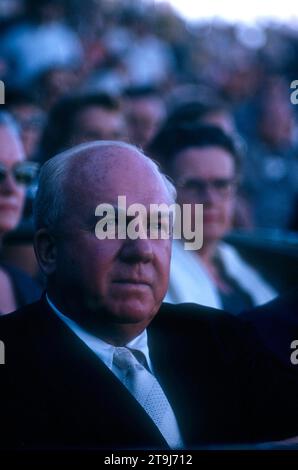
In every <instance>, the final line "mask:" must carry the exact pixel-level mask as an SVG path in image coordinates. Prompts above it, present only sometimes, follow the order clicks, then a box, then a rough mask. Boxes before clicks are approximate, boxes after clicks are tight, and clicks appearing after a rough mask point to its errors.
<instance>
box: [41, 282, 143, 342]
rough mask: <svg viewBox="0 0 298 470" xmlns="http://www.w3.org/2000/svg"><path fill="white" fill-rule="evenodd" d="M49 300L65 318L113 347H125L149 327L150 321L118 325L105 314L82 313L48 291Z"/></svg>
mask: <svg viewBox="0 0 298 470" xmlns="http://www.w3.org/2000/svg"><path fill="white" fill-rule="evenodd" d="M47 297H48V300H49V301H50V303H51V304H52V305H53V306H54V307H55V308H56V309H57V310H58V311H59V313H61V314H62V315H64V316H65V317H68V318H69V319H70V320H72V321H73V322H75V323H76V324H77V325H78V326H79V327H80V328H82V329H84V330H85V331H86V332H87V333H89V334H92V335H94V336H97V337H98V338H100V339H101V340H102V341H104V342H106V343H108V344H111V345H113V346H125V345H126V344H127V343H129V342H130V341H132V340H133V339H134V338H136V337H137V336H139V335H140V334H141V333H142V332H143V331H144V330H145V329H146V327H147V326H148V321H147V322H146V323H145V322H139V323H117V322H110V321H108V320H107V318H108V315H106V314H105V312H104V311H103V310H102V311H99V312H89V314H88V312H87V311H86V310H84V311H80V310H79V309H78V308H77V306H76V308H74V307H73V306H72V305H65V303H64V302H61V300H60V299H59V298H58V297H57V296H55V294H54V293H53V292H52V291H51V290H48V293H47Z"/></svg>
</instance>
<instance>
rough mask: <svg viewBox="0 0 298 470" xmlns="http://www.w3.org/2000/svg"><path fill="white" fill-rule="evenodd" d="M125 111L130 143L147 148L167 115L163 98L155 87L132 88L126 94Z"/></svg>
mask: <svg viewBox="0 0 298 470" xmlns="http://www.w3.org/2000/svg"><path fill="white" fill-rule="evenodd" d="M124 109H125V114H126V119H127V126H128V135H129V140H130V142H131V143H133V144H134V145H137V146H139V147H140V148H143V149H144V148H146V146H147V144H148V143H149V142H150V141H151V140H152V138H153V137H154V135H155V134H156V133H157V131H158V130H159V127H160V126H161V124H162V122H163V120H164V118H165V115H166V109H165V104H164V102H163V100H162V98H161V97H160V95H159V94H158V92H157V91H156V89H155V88H154V87H150V86H139V87H137V86H136V87H131V88H128V89H127V90H126V92H125V93H124Z"/></svg>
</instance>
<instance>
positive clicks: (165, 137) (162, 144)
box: [152, 124, 277, 314]
mask: <svg viewBox="0 0 298 470" xmlns="http://www.w3.org/2000/svg"><path fill="white" fill-rule="evenodd" d="M152 152H153V153H154V154H155V155H158V156H162V157H163V161H164V166H165V168H166V171H167V172H168V174H169V175H170V176H171V177H172V178H173V180H174V182H175V184H176V189H177V201H178V203H179V204H180V205H181V206H182V207H183V205H184V204H189V205H190V206H191V221H190V223H191V225H192V227H193V228H194V227H195V226H196V224H195V223H194V217H195V204H203V246H202V247H201V248H200V249H199V250H198V251H186V250H185V249H184V244H183V243H181V241H179V240H176V241H175V240H174V243H173V253H172V262H171V274H170V283H169V290H168V293H167V296H166V299H165V300H166V301H168V302H171V303H179V302H195V303H199V304H202V305H207V306H211V307H215V308H223V309H225V310H227V311H229V312H231V313H235V314H237V313H239V312H241V311H242V310H245V309H248V308H251V307H253V306H254V305H259V304H262V303H265V302H267V301H269V300H271V299H272V298H274V297H275V296H276V295H277V293H276V292H275V291H274V289H273V288H272V287H271V286H270V285H269V284H268V283H267V282H266V281H265V280H264V279H263V278H262V277H261V276H260V275H259V274H258V273H257V271H256V270H255V269H254V268H253V267H252V266H250V265H248V264H247V263H246V262H245V261H244V260H243V259H242V258H241V257H240V255H239V254H238V252H237V251H236V249H235V248H234V247H232V246H231V245H229V244H227V243H224V242H223V241H222V240H223V238H224V236H225V235H227V233H228V232H230V230H231V229H232V226H233V219H234V216H235V205H236V191H237V183H238V179H239V173H240V161H239V155H238V152H237V149H236V147H235V144H234V142H233V140H232V138H230V137H229V136H228V135H226V134H225V133H224V132H223V131H222V130H221V129H220V128H218V127H215V126H207V125H205V126H200V125H198V124H192V125H185V126H180V127H176V128H172V129H171V128H166V127H165V128H164V130H161V131H160V134H159V136H157V137H156V139H155V142H153V143H152Z"/></svg>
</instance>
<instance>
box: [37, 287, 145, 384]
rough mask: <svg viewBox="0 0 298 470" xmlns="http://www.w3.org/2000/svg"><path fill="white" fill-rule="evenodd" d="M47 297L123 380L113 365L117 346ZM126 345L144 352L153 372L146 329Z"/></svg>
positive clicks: (64, 320) (86, 342)
mask: <svg viewBox="0 0 298 470" xmlns="http://www.w3.org/2000/svg"><path fill="white" fill-rule="evenodd" d="M46 299H47V302H48V304H49V305H50V307H51V309H52V310H53V311H54V312H55V313H56V314H57V315H58V317H59V318H60V319H61V320H62V321H63V322H64V323H65V324H66V325H67V326H68V327H69V328H70V329H71V330H72V331H73V332H74V333H75V334H76V335H77V336H78V337H79V338H80V340H81V341H83V342H84V343H85V344H86V346H88V348H90V349H91V351H93V352H94V354H96V356H97V357H99V359H101V360H102V362H103V363H104V364H105V365H106V366H107V367H108V368H109V369H110V370H111V371H112V372H113V374H115V375H116V376H117V377H118V379H119V380H121V381H122V377H121V373H120V371H119V369H118V368H117V367H115V366H114V365H113V355H114V351H115V346H113V345H112V344H109V343H106V342H105V341H103V340H102V339H100V338H98V337H97V336H95V335H93V334H92V333H89V332H88V331H86V330H85V329H84V328H82V327H81V326H80V325H78V324H77V323H76V322H75V321H73V320H72V319H71V318H69V317H68V316H66V315H64V314H63V313H61V312H60V310H59V309H58V308H57V307H56V306H55V305H54V304H53V302H52V301H51V300H50V298H49V296H48V294H46ZM125 347H126V348H129V349H131V350H132V349H133V350H137V351H140V352H141V353H143V355H144V356H145V358H146V361H147V365H148V368H149V370H150V372H151V373H152V371H153V369H152V364H151V361H150V356H149V348H148V341H147V331H146V330H144V331H142V333H141V334H140V335H139V336H137V337H136V338H134V339H133V340H131V341H130V342H129V343H127V344H126V345H125Z"/></svg>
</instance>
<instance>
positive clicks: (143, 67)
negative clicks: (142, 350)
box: [0, 0, 298, 311]
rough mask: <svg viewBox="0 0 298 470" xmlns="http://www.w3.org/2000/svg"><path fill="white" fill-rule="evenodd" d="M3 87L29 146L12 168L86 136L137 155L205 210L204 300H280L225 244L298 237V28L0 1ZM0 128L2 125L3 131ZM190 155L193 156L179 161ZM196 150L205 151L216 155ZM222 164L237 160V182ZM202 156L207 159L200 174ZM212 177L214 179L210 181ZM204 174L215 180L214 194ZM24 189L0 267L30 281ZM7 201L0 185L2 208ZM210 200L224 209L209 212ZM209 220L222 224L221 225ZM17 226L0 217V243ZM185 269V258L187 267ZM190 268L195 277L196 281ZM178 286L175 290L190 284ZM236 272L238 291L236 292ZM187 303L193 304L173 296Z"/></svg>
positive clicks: (160, 11)
mask: <svg viewBox="0 0 298 470" xmlns="http://www.w3.org/2000/svg"><path fill="white" fill-rule="evenodd" d="M0 79H1V80H2V81H3V82H4V84H5V104H4V105H1V109H0V111H1V112H2V111H5V112H7V113H8V114H7V116H9V118H11V119H12V120H13V121H14V124H13V127H14V129H15V132H17V133H18V135H19V137H20V139H21V143H22V146H23V150H22V152H23V154H24V156H23V157H22V158H21V157H18V158H19V159H23V160H24V161H27V162H32V163H38V164H42V163H44V162H45V161H47V160H48V159H49V158H51V157H52V156H54V155H55V154H57V153H58V152H60V151H63V150H65V149H67V148H69V147H71V146H73V145H76V144H78V143H81V142H86V141H92V140H123V141H126V142H130V143H132V144H135V145H137V146H138V147H140V148H142V149H143V150H144V151H145V152H146V153H147V154H148V155H149V156H151V157H152V158H154V159H156V160H158V161H159V162H160V164H161V166H162V167H163V168H164V169H165V171H166V172H167V173H169V174H170V176H171V177H172V178H173V180H174V181H175V182H176V181H177V188H178V197H180V198H181V201H190V202H194V200H196V201H197V202H203V203H204V204H206V206H207V215H206V218H205V220H204V224H205V227H206V234H205V236H206V249H205V251H204V255H203V254H202V266H200V272H201V270H204V276H205V284H206V286H207V285H208V283H209V281H210V279H211V280H212V283H213V284H214V283H215V286H216V289H217V293H218V292H220V296H219V297H220V299H219V298H218V296H217V295H216V294H214V292H213V291H212V292H211V290H210V292H211V293H210V295H209V297H208V299H207V300H206V302H207V303H208V302H209V304H210V302H211V305H213V306H217V307H222V306H224V307H227V308H228V309H229V310H233V305H234V306H236V307H235V309H234V310H235V311H239V310H241V309H244V308H247V307H250V306H251V305H254V304H258V303H262V302H265V301H267V300H270V299H271V298H273V297H274V295H276V293H275V291H274V289H273V287H272V286H270V285H268V284H267V283H266V281H265V280H263V279H262V278H260V276H259V275H258V273H256V272H252V268H251V267H250V266H249V267H248V266H247V265H246V264H245V263H244V261H243V260H240V259H238V255H237V254H236V253H234V252H231V251H229V250H227V247H224V246H223V245H221V250H220V249H219V248H220V243H221V242H222V239H223V238H224V236H225V235H226V234H227V233H229V232H230V231H231V230H232V229H233V228H238V229H242V230H251V229H254V228H256V229H264V230H265V229H266V230H270V231H276V230H278V231H293V232H295V231H297V230H298V132H297V110H298V107H295V105H293V104H292V103H291V100H290V95H291V91H292V90H291V89H290V84H291V82H292V81H293V80H295V79H298V29H294V28H293V27H290V26H285V25H281V24H277V23H276V24H274V23H270V24H266V25H265V24H263V25H255V26H245V25H240V24H239V25H228V24H226V23H223V22H220V21H217V22H197V23H187V22H185V21H184V20H183V19H182V18H181V17H179V16H178V15H177V14H176V13H175V12H174V11H173V10H172V9H171V8H170V7H169V6H168V5H167V4H166V3H158V4H157V3H154V2H152V1H150V0H147V1H145V0H144V1H141V0H135V1H134V0H113V1H112V0H110V1H108V0H85V1H84V2H80V1H79V0H2V2H1V3H0ZM3 122H4V121H3ZM3 122H2V121H0V128H1V129H2V127H3V126H8V124H7V123H3ZM202 126H203V127H202ZM202 134H203V137H202ZM206 135H207V136H209V137H208V138H207V140H206ZM200 136H201V137H200ZM204 139H205V140H204ZM190 142H191V144H190ZM189 147H194V148H195V149H196V152H197V154H198V155H197V154H196V155H195V156H194V155H188V154H187V155H186V154H185V150H187V149H188V148H189ZM214 148H216V149H217V151H218V149H219V155H218V154H216V155H215V153H214ZM202 149H203V150H204V149H205V151H206V149H207V150H208V149H211V156H210V158H209V154H208V157H206V156H205V155H202V151H203V150H202ZM179 152H180V153H179ZM183 152H184V154H183V155H182V153H183ZM212 152H213V153H212ZM203 153H204V151H203ZM209 153H210V152H209ZM178 154H179V155H178ZM177 155H178V156H177ZM227 155H229V158H230V157H231V156H232V160H233V161H234V160H235V158H236V160H235V161H237V165H236V164H235V168H234V170H232V169H231V173H229V171H228V170H227V165H228V164H229V162H228V163H227V164H226V160H225V158H226V159H227V158H228V157H227ZM235 155H237V156H236V157H235ZM176 157H177V158H178V160H177V158H176ZM1 158H2V157H1V155H0V163H1ZM200 158H206V159H209V160H208V161H209V162H210V169H209V170H208V171H209V173H210V174H208V175H207V176H206V175H204V171H205V173H206V171H207V170H206V168H205V167H204V164H203V167H204V169H203V171H202V169H201V167H200V168H199V166H200V165H198V161H199V160H200ZM175 159H176V160H175ZM212 159H213V160H214V165H213V166H212V164H211V163H212ZM23 160H22V161H23ZM174 160H175V162H174V163H173V161H174ZM194 160H195V163H194ZM221 161H222V167H221V166H220V165H221ZM2 163H3V162H2ZM5 164H6V165H7V163H5ZM10 164H11V167H13V166H14V165H15V162H14V161H13V162H12V163H10ZM225 165H226V166H225ZM207 167H208V165H207ZM30 168H31V170H32V166H31V167H30ZM213 168H216V171H217V172H218V174H217V176H216V178H213V179H212V178H211V176H212V171H215V170H214V169H213ZM208 171H207V173H208ZM220 171H222V172H223V175H221V174H220ZM225 172H226V173H225ZM227 172H228V173H229V174H227ZM210 175H211V176H210ZM190 176H192V179H191V178H190ZM204 177H205V179H206V178H207V179H208V178H209V179H210V178H211V179H212V181H211V182H209V187H207V186H206V181H205V183H204V181H203V182H202V180H204ZM1 178H2V177H1ZM4 178H5V176H4ZM2 179H3V178H2ZM29 180H30V181H29V182H28V181H27V183H28V184H27V189H26V193H27V197H26V201H25V202H24V209H23V211H24V212H23V221H22V224H21V226H20V227H21V228H22V237H23V240H22V237H21V240H18V243H17V244H16V243H14V244H12V246H11V245H10V243H7V244H6V245H4V246H3V248H2V257H3V260H5V262H9V263H13V264H15V265H18V266H19V267H20V268H23V269H25V271H26V272H27V274H29V275H30V276H33V277H38V276H39V274H38V270H37V267H36V263H35V261H34V254H33V249H32V246H30V245H28V243H26V240H25V238H26V229H27V227H28V226H29V227H30V221H31V206H32V200H33V199H34V194H35V190H36V181H35V180H34V178H29ZM31 180H32V181H31ZM16 182H17V181H16ZM0 184H1V181H0ZM2 184H3V183H2ZM179 184H180V185H181V189H179ZM204 184H205V186H204ZM224 185H226V187H225V186H224ZM11 191H13V189H11ZM1 193H2V194H1ZM203 193H204V194H203ZM205 193H206V194H205ZM207 193H208V194H207ZM209 193H210V194H209ZM3 194H4V190H2V189H1V192H0V209H1V198H2V199H3V198H4V196H3ZM194 194H195V196H194V199H192V195H194ZM199 196H200V197H199ZM198 197H199V198H198ZM208 197H209V199H210V200H209V199H208ZM218 197H219V198H220V197H221V199H222V200H223V199H225V200H229V201H230V202H229V203H228V204H226V205H225V206H224V207H223V208H222V209H221V208H220V207H218V208H217V209H216V204H217V198H218ZM196 198H197V199H196ZM212 198H213V199H214V200H213V199H212ZM231 200H232V203H231ZM208 205H210V207H211V209H210V211H209V212H210V213H208ZM232 206H233V207H232ZM10 210H11V209H10ZM18 210H19V208H18ZM216 210H218V211H219V212H220V211H221V212H220V213H221V214H226V217H222V220H221V218H220V217H219V219H218V214H217V212H216ZM222 211H223V212H222ZM224 211H226V212H224ZM19 218H20V217H16V218H15V221H14V222H13V223H11V224H8V225H9V227H8V226H7V228H5V227H6V226H5V227H4V226H3V223H2V222H1V213H0V236H1V235H2V234H3V236H4V233H6V232H8V231H10V230H12V229H14V228H15V227H16V226H17V224H18V222H19V220H18V219H19ZM215 219H216V220H215ZM8 228H9V230H8ZM208 247H209V249H207V248H208ZM177 249H178V251H179V247H178V248H177ZM220 253H221V254H220ZM177 256H178V257H179V254H178V255H177ZM177 259H178V258H177ZM188 263H189V264H188ZM191 263H192V261H191V260H187V259H186V260H182V261H181V266H185V265H188V266H191ZM225 264H227V266H226V267H225ZM177 266H178V267H176V268H175V269H176V271H175V275H173V279H172V288H173V289H174V287H175V279H174V278H175V276H176V273H177V272H178V271H179V269H180V268H179V262H178V264H177ZM230 266H233V268H231V269H229V267H230ZM173 269H174V268H173ZM196 269H197V267H193V276H199V275H200V272H199V271H198V272H196ZM237 269H238V271H237ZM189 271H191V268H189ZM235 272H236V274H235ZM239 273H242V274H239ZM0 275H1V272H0ZM177 276H178V280H179V282H178V284H179V285H181V279H182V278H183V279H184V280H185V279H187V277H185V276H184V275H183V273H182V274H181V273H180V274H179V273H178V275H177ZM241 276H242V277H244V278H245V279H246V280H247V282H246V283H244V284H243V283H241V282H240V283H239V277H240V278H241ZM237 277H238V283H237ZM5 282H6V283H7V282H8V281H7V279H6V280H5V279H4V280H3V281H2V284H0V285H1V286H2V288H3V285H6V284H5ZM39 282H40V283H41V284H42V279H39ZM185 282H186V283H187V284H188V286H189V283H188V281H185ZM0 283H1V276H0ZM184 292H185V290H184ZM255 292H257V293H258V294H259V295H254V293H255ZM261 293H263V295H261ZM174 297H175V295H174ZM248 297H249V298H248ZM210 299H211V300H210ZM212 299H213V300H212ZM185 300H186V301H189V300H192V301H196V300H197V299H196V298H193V297H192V296H191V295H190V296H187V297H186V298H184V297H183V298H180V297H179V295H177V296H176V301H177V302H178V301H185ZM173 301H174V300H173ZM200 301H202V299H200V298H199V299H198V302H199V303H200ZM17 303H18V302H17V301H16V299H14V300H13V301H10V305H11V306H15V305H17ZM8 304H9V302H8ZM5 309H8V310H9V307H5V306H3V310H5ZM0 310H1V306H0Z"/></svg>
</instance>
